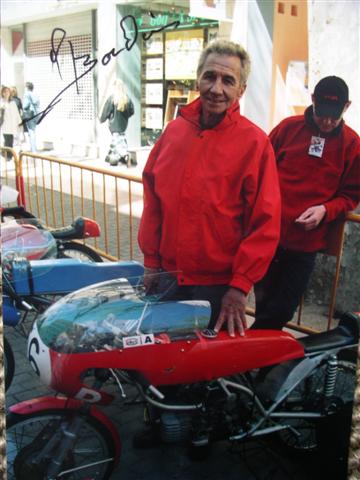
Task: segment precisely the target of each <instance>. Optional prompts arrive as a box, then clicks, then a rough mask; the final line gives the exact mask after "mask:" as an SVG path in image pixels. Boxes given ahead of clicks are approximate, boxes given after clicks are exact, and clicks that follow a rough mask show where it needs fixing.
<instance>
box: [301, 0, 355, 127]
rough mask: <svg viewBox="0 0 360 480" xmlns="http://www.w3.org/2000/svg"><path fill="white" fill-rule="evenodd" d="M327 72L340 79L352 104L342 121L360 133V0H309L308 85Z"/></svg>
mask: <svg viewBox="0 0 360 480" xmlns="http://www.w3.org/2000/svg"><path fill="white" fill-rule="evenodd" d="M327 75H337V76H339V77H341V78H343V79H344V80H345V81H346V83H347V84H348V86H349V90H350V98H351V100H352V105H351V107H350V108H349V110H348V111H347V112H346V114H345V117H344V118H345V120H346V122H347V123H348V125H350V126H351V127H352V128H353V129H354V130H356V131H357V132H358V133H359V132H360V82H359V78H360V2H359V1H358V0H346V1H345V2H339V1H334V0H333V1H326V2H319V1H314V0H309V86H310V89H311V90H312V89H313V87H314V86H315V85H316V83H317V82H318V81H319V80H320V79H321V78H322V77H325V76H327Z"/></svg>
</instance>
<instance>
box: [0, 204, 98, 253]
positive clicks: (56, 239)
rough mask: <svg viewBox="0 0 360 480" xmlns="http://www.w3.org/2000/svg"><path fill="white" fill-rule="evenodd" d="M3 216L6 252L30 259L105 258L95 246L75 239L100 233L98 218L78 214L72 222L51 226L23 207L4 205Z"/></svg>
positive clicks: (2, 229)
mask: <svg viewBox="0 0 360 480" xmlns="http://www.w3.org/2000/svg"><path fill="white" fill-rule="evenodd" d="M1 219H2V222H3V223H2V224H1V237H2V255H3V256H4V255H9V253H12V254H16V255H17V256H20V255H21V256H25V257H26V258H28V259H29V260H39V259H41V258H68V257H72V258H79V259H80V260H85V261H92V262H102V257H101V256H100V255H99V254H98V253H97V252H96V251H95V250H94V249H92V248H91V247H89V246H88V245H85V244H83V243H78V242H77V241H76V240H84V239H87V238H95V237H99V236H100V226H99V224H98V223H97V222H96V221H95V220H92V219H90V218H86V217H81V216H79V217H76V218H75V219H74V220H73V222H72V223H71V224H70V225H67V226H65V227H61V228H52V229H50V228H48V227H47V226H46V225H45V224H44V222H42V221H41V220H39V219H38V218H36V217H34V215H33V214H32V213H30V212H28V211H27V210H25V209H24V207H9V208H2V209H1Z"/></svg>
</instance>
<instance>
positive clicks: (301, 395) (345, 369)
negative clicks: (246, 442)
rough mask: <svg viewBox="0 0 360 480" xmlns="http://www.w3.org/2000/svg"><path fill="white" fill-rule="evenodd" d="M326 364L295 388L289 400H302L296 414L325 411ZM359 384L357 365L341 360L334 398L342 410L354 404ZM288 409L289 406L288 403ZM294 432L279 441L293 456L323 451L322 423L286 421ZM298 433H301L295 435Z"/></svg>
mask: <svg viewBox="0 0 360 480" xmlns="http://www.w3.org/2000/svg"><path fill="white" fill-rule="evenodd" d="M325 369H326V364H320V365H319V367H318V368H317V369H315V371H314V372H313V374H312V375H311V376H310V377H308V378H307V379H305V380H304V381H303V382H300V384H299V385H298V386H297V387H296V388H295V389H294V391H293V392H292V393H291V394H290V396H289V398H290V399H291V398H293V399H294V397H295V398H296V397H297V398H298V401H296V400H295V401H294V402H292V403H293V406H292V408H291V411H292V412H294V413H295V412H299V413H301V411H302V410H304V408H305V410H306V409H307V408H308V409H309V410H310V409H312V411H317V410H319V411H321V410H322V400H323V397H322V395H321V392H322V390H323V386H324V379H325ZM355 385H356V364H355V363H353V362H349V361H344V360H339V361H338V372H337V376H336V383H335V389H334V395H333V398H334V400H335V403H337V404H338V406H339V409H343V408H347V406H349V404H352V402H353V399H354V394H355ZM289 402H290V400H289ZM285 406H288V404H285ZM285 422H286V423H287V424H288V425H290V426H291V427H292V428H293V429H294V430H291V429H286V430H282V431H280V432H279V433H278V435H277V438H278V440H279V441H280V443H281V446H282V447H283V448H284V449H285V450H286V451H288V452H289V453H292V454H295V455H304V454H306V455H309V454H317V453H318V451H319V442H318V440H319V432H318V430H319V425H320V420H312V419H301V418H293V419H284V423H285ZM295 431H296V432H297V433H295Z"/></svg>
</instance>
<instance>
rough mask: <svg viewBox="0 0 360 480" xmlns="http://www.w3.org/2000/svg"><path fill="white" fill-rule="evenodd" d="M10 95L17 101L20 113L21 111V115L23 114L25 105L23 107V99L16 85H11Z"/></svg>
mask: <svg viewBox="0 0 360 480" xmlns="http://www.w3.org/2000/svg"><path fill="white" fill-rule="evenodd" d="M10 96H11V100H13V101H14V102H15V103H16V106H17V108H18V110H19V113H20V116H22V113H23V107H22V101H21V99H20V98H19V97H18V93H17V88H16V87H11V88H10Z"/></svg>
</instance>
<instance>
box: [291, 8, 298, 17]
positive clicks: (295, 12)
mask: <svg viewBox="0 0 360 480" xmlns="http://www.w3.org/2000/svg"><path fill="white" fill-rule="evenodd" d="M297 14H298V7H297V5H291V16H292V17H297Z"/></svg>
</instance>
